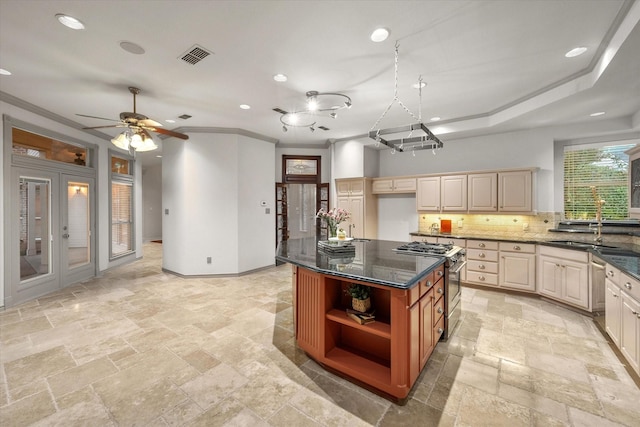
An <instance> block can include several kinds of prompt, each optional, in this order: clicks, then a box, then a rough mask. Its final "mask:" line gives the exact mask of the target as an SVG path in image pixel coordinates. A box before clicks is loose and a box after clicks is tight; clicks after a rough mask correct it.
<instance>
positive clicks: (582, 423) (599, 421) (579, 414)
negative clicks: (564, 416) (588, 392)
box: [569, 408, 638, 427]
mask: <svg viewBox="0 0 640 427" xmlns="http://www.w3.org/2000/svg"><path fill="white" fill-rule="evenodd" d="M569 419H570V420H571V424H572V425H574V426H579V427H622V426H624V424H619V423H617V422H615V421H609V420H607V419H606V418H603V417H600V416H598V415H594V414H592V413H589V412H585V411H581V410H580V409H578V408H569ZM637 425H638V424H636V426H637ZM630 427H634V426H633V424H631V425H630Z"/></svg>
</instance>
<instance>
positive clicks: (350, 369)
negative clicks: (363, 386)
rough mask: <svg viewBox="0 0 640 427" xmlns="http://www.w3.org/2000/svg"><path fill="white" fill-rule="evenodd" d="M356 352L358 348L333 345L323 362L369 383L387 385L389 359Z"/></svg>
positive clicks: (388, 380)
mask: <svg viewBox="0 0 640 427" xmlns="http://www.w3.org/2000/svg"><path fill="white" fill-rule="evenodd" d="M358 353H359V352H358V350H356V349H353V348H349V347H334V348H332V349H331V350H330V351H329V352H328V353H327V354H326V357H325V363H326V364H327V365H329V366H332V367H334V368H336V369H340V370H341V371H342V372H344V373H345V374H347V375H350V376H352V377H354V378H358V379H364V380H366V381H367V382H369V383H370V384H376V383H378V384H381V385H388V384H389V383H390V382H391V368H390V367H389V361H385V360H380V359H377V358H374V357H371V356H370V355H367V357H364V356H361V355H360V354H358Z"/></svg>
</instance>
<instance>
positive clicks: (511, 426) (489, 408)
mask: <svg viewBox="0 0 640 427" xmlns="http://www.w3.org/2000/svg"><path fill="white" fill-rule="evenodd" d="M457 425H460V426H474V427H479V426H491V427H498V426H504V427H518V426H522V427H529V426H530V425H531V410H530V409H529V408H527V407H525V406H522V405H518V404H516V403H513V402H509V401H507V400H505V399H503V398H501V397H499V396H495V395H491V394H487V393H485V392H483V391H481V390H478V389H475V388H473V387H468V388H467V389H466V392H465V394H464V397H463V399H462V402H461V404H460V410H459V412H458V417H457Z"/></svg>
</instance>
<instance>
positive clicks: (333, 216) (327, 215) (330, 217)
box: [316, 208, 351, 238]
mask: <svg viewBox="0 0 640 427" xmlns="http://www.w3.org/2000/svg"><path fill="white" fill-rule="evenodd" d="M316 218H320V219H322V220H324V222H326V224H327V231H328V233H329V237H330V238H331V237H337V235H338V224H340V223H341V222H342V221H346V220H347V219H349V218H351V213H350V212H349V211H348V210H346V209H342V208H333V209H330V210H329V211H328V212H327V211H325V210H324V209H320V210H319V211H318V213H317V214H316Z"/></svg>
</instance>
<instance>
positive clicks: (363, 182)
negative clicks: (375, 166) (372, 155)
mask: <svg viewBox="0 0 640 427" xmlns="http://www.w3.org/2000/svg"><path fill="white" fill-rule="evenodd" d="M371 186H372V185H371V179H369V178H347V179H336V193H337V203H336V206H337V207H338V208H342V209H346V210H348V211H349V212H350V213H351V219H349V220H347V221H345V222H343V223H342V224H340V227H341V228H343V229H344V230H345V231H347V233H348V232H349V229H350V231H351V237H357V238H367V239H375V238H376V237H377V235H378V203H377V202H378V201H377V197H375V196H373V194H372V192H371Z"/></svg>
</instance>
